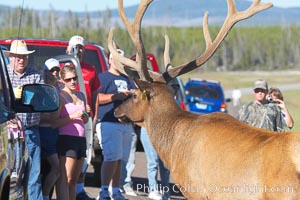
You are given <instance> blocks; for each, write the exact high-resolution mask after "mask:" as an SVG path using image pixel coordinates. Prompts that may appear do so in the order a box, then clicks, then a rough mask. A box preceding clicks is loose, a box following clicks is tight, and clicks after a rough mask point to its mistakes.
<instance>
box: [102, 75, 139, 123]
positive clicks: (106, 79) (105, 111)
mask: <svg viewBox="0 0 300 200" xmlns="http://www.w3.org/2000/svg"><path fill="white" fill-rule="evenodd" d="M99 80H100V83H101V87H100V89H99V90H98V92H99V93H103V94H118V93H119V92H120V91H122V90H130V89H134V88H135V86H134V83H133V81H132V80H130V79H129V78H128V77H127V76H125V75H123V74H121V75H119V76H117V75H114V74H112V73H110V72H104V73H101V74H99ZM122 102H123V101H121V100H120V101H113V102H110V103H107V104H102V105H100V106H99V109H98V111H99V112H98V120H99V121H100V122H118V119H117V118H115V116H114V110H115V108H117V107H118V106H119V105H120V104H121V103H122Z"/></svg>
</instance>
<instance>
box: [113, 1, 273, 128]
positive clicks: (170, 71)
mask: <svg viewBox="0 0 300 200" xmlns="http://www.w3.org/2000/svg"><path fill="white" fill-rule="evenodd" d="M152 1H153V0H141V2H140V4H139V6H138V9H137V12H136V16H135V18H134V21H133V23H131V22H130V21H129V20H128V18H127V17H126V14H125V11H124V7H123V0H119V2H118V9H119V14H120V17H121V19H122V21H123V23H124V25H125V27H126V28H127V30H128V33H129V35H130V38H131V40H132V42H133V44H134V47H135V49H136V60H135V61H134V60H131V59H129V58H125V57H122V56H120V54H118V52H117V50H116V48H115V44H114V41H113V32H114V29H113V28H112V29H111V30H110V32H109V36H108V48H109V50H110V52H111V53H112V55H113V56H114V58H115V61H116V65H117V66H118V68H119V70H120V71H121V72H123V73H127V74H128V75H130V74H132V73H129V72H130V71H136V72H137V73H138V75H139V76H138V79H140V80H137V77H133V78H135V82H136V84H137V85H138V87H139V89H140V90H139V91H136V92H135V93H134V94H133V98H132V99H130V100H129V101H130V102H126V103H124V104H122V105H121V106H120V108H118V109H116V111H115V115H116V117H124V116H127V117H128V118H130V119H131V120H132V121H134V122H136V123H141V122H143V121H144V120H145V119H144V118H145V116H146V115H145V114H146V113H147V112H148V109H149V105H152V103H151V101H153V99H158V98H157V96H159V95H160V94H162V93H164V92H162V91H163V90H166V89H162V88H166V86H161V84H165V85H166V83H168V82H169V81H171V80H172V79H173V78H175V77H177V76H180V75H182V74H185V73H188V72H190V71H192V70H194V69H196V68H198V67H200V66H202V65H203V64H204V63H205V62H206V61H207V60H208V59H209V58H210V57H211V56H212V55H213V54H214V53H215V51H216V50H217V48H218V47H219V46H220V44H221V43H222V41H223V40H224V39H225V37H226V35H227V34H228V32H229V31H230V29H231V28H232V27H233V26H234V25H235V24H236V23H237V22H238V21H241V20H244V19H247V18H249V17H251V16H253V15H254V14H256V13H258V12H260V11H263V10H266V9H268V8H270V7H272V3H261V1H260V0H254V1H253V3H252V4H251V6H250V7H249V8H247V9H246V10H244V11H237V9H236V5H235V1H234V0H227V4H228V13H227V17H226V19H225V21H224V24H223V26H222V27H221V29H220V31H219V33H218V35H217V36H216V38H215V39H214V40H213V41H212V39H211V36H210V33H209V29H208V13H207V12H206V13H205V15H204V21H203V32H204V38H205V42H206V48H205V51H204V52H203V53H202V55H200V56H198V57H196V58H195V59H194V60H191V61H189V62H187V63H184V64H181V65H178V66H176V67H173V66H172V65H171V64H170V56H169V38H168V36H167V35H166V36H165V50H164V65H165V66H166V71H165V72H163V73H162V74H160V73H154V72H152V71H149V70H148V68H147V59H146V50H145V48H144V44H143V41H142V37H141V21H142V18H143V15H144V13H145V11H146V10H147V8H148V6H149V5H150V3H151V2H152ZM124 66H126V67H124ZM158 86H159V87H158ZM168 90H169V91H170V89H168ZM168 98H169V99H170V98H172V93H170V92H169V93H168V95H167V96H165V97H164V99H165V100H164V99H162V100H163V101H161V102H160V103H159V106H161V105H162V104H163V105H164V106H165V105H166V103H164V102H168V103H169V102H170V101H167V100H166V99H168ZM173 101H174V100H173ZM133 106H134V109H132V107H133ZM125 107H127V108H128V109H125ZM129 107H130V108H129Z"/></svg>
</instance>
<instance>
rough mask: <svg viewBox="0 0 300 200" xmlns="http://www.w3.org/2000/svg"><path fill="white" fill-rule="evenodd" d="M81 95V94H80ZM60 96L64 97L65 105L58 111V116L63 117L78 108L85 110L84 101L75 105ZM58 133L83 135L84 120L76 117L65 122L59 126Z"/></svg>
mask: <svg viewBox="0 0 300 200" xmlns="http://www.w3.org/2000/svg"><path fill="white" fill-rule="evenodd" d="M80 94H81V93H80ZM82 96H83V94H82ZM62 97H63V98H64V99H65V105H64V106H63V107H62V109H61V112H60V115H59V116H60V117H61V118H65V117H67V116H69V115H71V114H73V113H75V112H76V111H78V110H82V111H85V106H84V103H82V104H80V105H75V104H73V103H72V102H68V100H67V98H65V97H64V96H63V95H62ZM59 135H70V136H77V137H85V130H84V122H83V120H82V119H81V118H76V119H73V120H71V121H70V122H68V123H67V124H65V125H63V126H61V127H60V128H59Z"/></svg>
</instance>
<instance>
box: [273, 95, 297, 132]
mask: <svg viewBox="0 0 300 200" xmlns="http://www.w3.org/2000/svg"><path fill="white" fill-rule="evenodd" d="M276 101H277V102H278V104H277V105H278V107H280V108H281V110H282V111H283V112H284V120H285V123H286V125H287V127H288V128H290V129H291V128H293V126H294V120H293V117H292V116H291V114H290V113H289V111H288V109H287V107H286V105H285V103H284V101H282V100H280V99H276Z"/></svg>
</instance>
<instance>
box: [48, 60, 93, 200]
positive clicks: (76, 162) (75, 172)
mask: <svg viewBox="0 0 300 200" xmlns="http://www.w3.org/2000/svg"><path fill="white" fill-rule="evenodd" d="M60 74H61V79H62V81H63V82H64V84H65V87H64V88H63V89H62V90H61V92H60V98H61V99H60V106H59V109H58V110H57V111H56V112H55V114H54V116H53V118H54V119H55V121H54V123H53V125H52V126H53V128H59V135H58V140H57V153H58V155H59V161H60V178H59V179H58V187H57V196H58V199H64V200H75V198H76V183H77V180H78V178H79V175H80V172H81V168H82V165H83V162H84V158H85V157H86V139H85V130H84V124H85V123H86V122H87V121H88V114H87V113H86V100H85V97H84V94H83V93H82V92H79V91H76V86H77V74H76V71H75V68H74V67H72V66H64V67H63V68H62V69H61V72H60ZM67 191H68V192H67Z"/></svg>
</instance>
